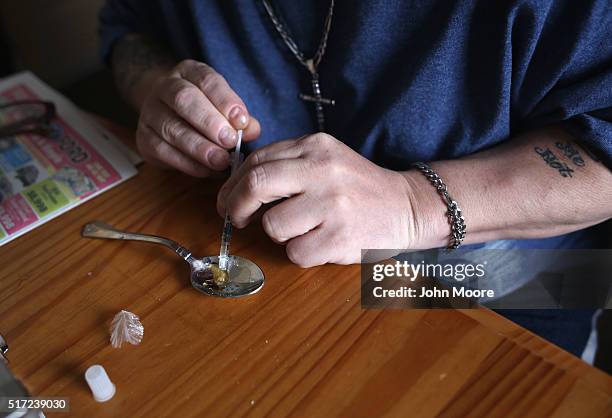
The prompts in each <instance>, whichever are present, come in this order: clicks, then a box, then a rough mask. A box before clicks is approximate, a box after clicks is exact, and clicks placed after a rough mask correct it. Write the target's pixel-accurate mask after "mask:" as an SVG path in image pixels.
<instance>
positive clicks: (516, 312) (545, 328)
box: [495, 309, 596, 357]
mask: <svg viewBox="0 0 612 418" xmlns="http://www.w3.org/2000/svg"><path fill="white" fill-rule="evenodd" d="M595 311H596V310H595V309H497V310H496V311H495V312H497V313H498V314H500V315H503V316H505V317H506V318H508V319H509V320H511V321H513V322H515V323H517V324H519V325H520V326H522V327H523V328H527V329H528V330H529V331H531V332H533V333H534V334H537V335H539V336H540V337H542V338H545V339H547V340H548V341H550V342H552V343H553V344H556V345H558V346H559V347H561V348H563V349H564V350H566V351H569V352H570V353H572V354H574V355H576V356H578V357H580V356H581V355H582V351H583V350H584V348H585V346H586V343H587V340H588V339H589V335H590V333H591V320H592V319H593V315H594V314H595Z"/></svg>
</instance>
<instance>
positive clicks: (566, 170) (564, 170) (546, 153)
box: [533, 147, 574, 177]
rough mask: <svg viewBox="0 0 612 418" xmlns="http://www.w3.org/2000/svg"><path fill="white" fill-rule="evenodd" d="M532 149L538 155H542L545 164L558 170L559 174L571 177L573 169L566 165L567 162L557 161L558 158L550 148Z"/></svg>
mask: <svg viewBox="0 0 612 418" xmlns="http://www.w3.org/2000/svg"><path fill="white" fill-rule="evenodd" d="M533 149H534V150H535V152H536V153H538V154H539V155H540V157H542V159H543V160H544V161H545V162H546V164H548V165H549V166H550V167H551V168H554V169H555V170H557V171H559V174H561V175H562V176H563V177H572V173H573V172H574V170H572V169H571V168H570V167H568V165H567V164H565V163H563V162H561V161H559V158H558V157H557V156H556V155H555V154H554V153H553V152H552V151H551V150H550V148H540V147H534V148H533Z"/></svg>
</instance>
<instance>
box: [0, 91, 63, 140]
mask: <svg viewBox="0 0 612 418" xmlns="http://www.w3.org/2000/svg"><path fill="white" fill-rule="evenodd" d="M55 116H56V111H55V105H54V104H53V103H52V102H47V101H42V100H19V101H15V102H8V103H0V138H6V137H8V136H15V135H20V134H37V135H41V136H47V137H49V136H53V133H54V131H55V130H54V127H53V125H52V123H51V122H52V121H53V118H54V117H55Z"/></svg>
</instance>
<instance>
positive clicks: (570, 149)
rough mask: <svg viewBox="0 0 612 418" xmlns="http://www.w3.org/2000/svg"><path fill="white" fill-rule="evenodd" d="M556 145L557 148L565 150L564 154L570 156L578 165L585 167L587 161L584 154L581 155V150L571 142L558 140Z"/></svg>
mask: <svg viewBox="0 0 612 418" xmlns="http://www.w3.org/2000/svg"><path fill="white" fill-rule="evenodd" d="M555 145H556V146H557V148H559V149H560V150H561V151H563V155H565V156H566V157H567V158H569V159H570V160H571V161H572V162H573V163H574V164H575V165H576V166H578V167H584V165H585V163H584V159H583V158H582V155H580V152H579V151H578V150H577V149H576V148H574V146H573V145H572V144H571V143H569V142H561V141H557V142H555Z"/></svg>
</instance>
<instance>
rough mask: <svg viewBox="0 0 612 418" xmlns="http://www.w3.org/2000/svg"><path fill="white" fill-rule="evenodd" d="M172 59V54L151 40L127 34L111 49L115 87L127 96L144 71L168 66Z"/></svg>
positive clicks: (172, 61)
mask: <svg viewBox="0 0 612 418" xmlns="http://www.w3.org/2000/svg"><path fill="white" fill-rule="evenodd" d="M174 61H175V60H174V58H173V57H172V55H171V54H170V53H169V52H168V51H167V50H165V49H164V48H163V47H161V46H160V45H158V44H157V43H155V42H154V41H153V40H151V39H149V38H147V37H145V36H141V35H127V36H125V37H124V38H123V39H121V40H120V41H119V42H118V43H117V44H116V45H115V47H114V49H113V56H112V63H113V74H114V76H115V82H116V83H117V87H118V88H119V90H120V92H121V94H122V95H124V96H126V97H127V96H129V93H130V90H131V89H132V87H134V85H135V84H136V83H137V82H138V80H139V79H140V77H141V76H142V74H143V73H144V72H145V71H147V70H150V69H152V68H155V67H163V66H168V67H169V66H171V65H172V64H173V63H174Z"/></svg>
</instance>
